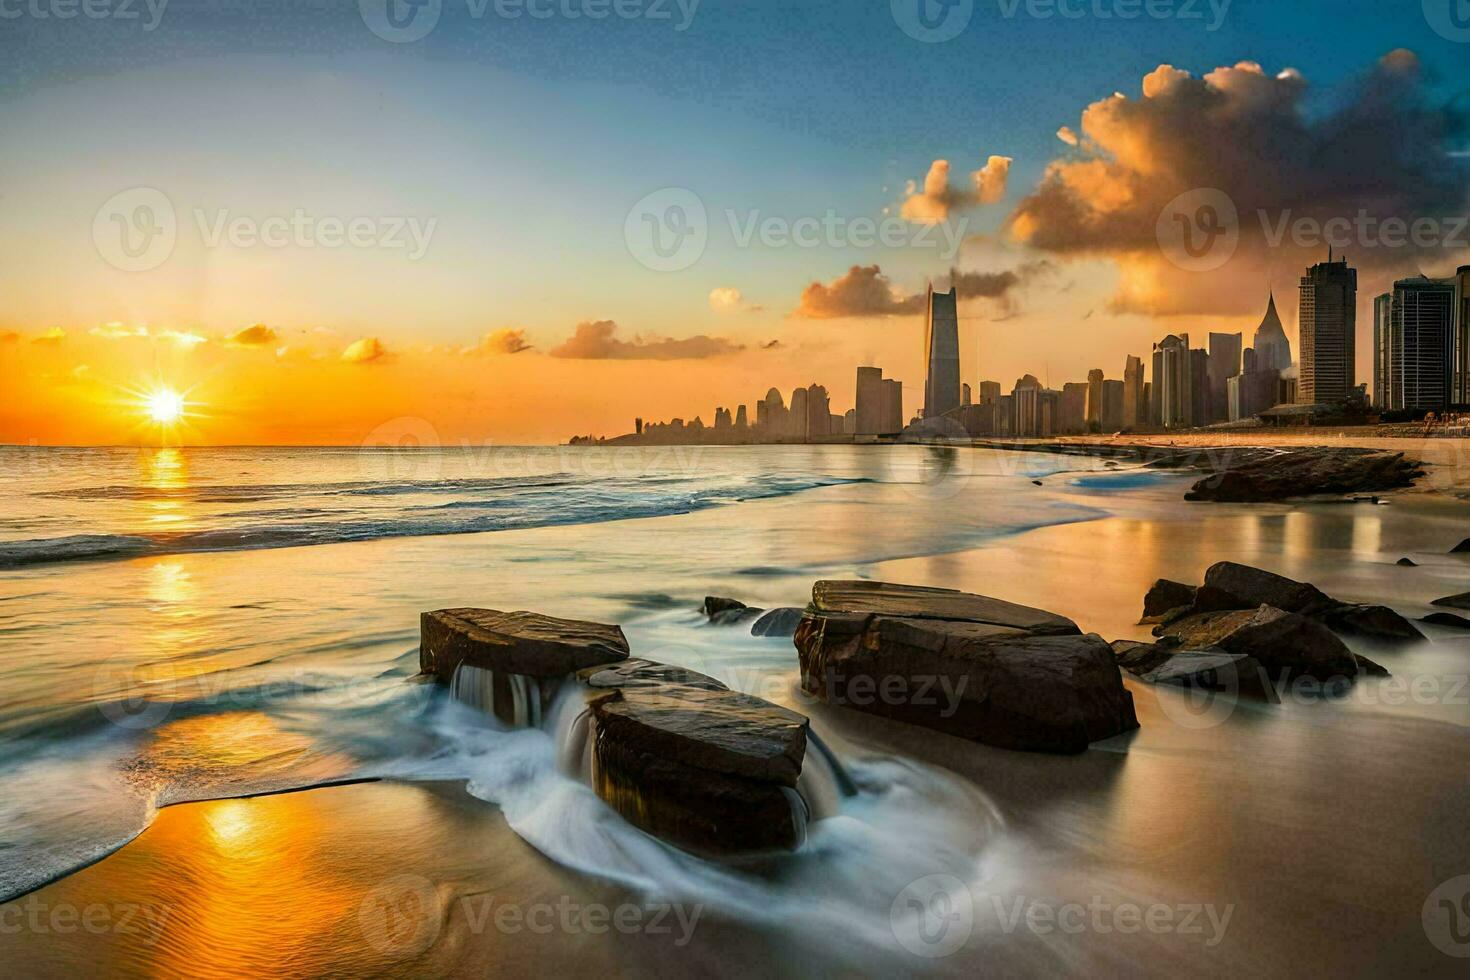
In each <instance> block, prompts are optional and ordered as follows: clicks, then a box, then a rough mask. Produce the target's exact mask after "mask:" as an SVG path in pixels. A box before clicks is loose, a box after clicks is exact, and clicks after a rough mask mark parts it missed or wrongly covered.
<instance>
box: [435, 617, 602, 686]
mask: <svg viewBox="0 0 1470 980" xmlns="http://www.w3.org/2000/svg"><path fill="white" fill-rule="evenodd" d="M627 656H628V640H627V638H626V637H624V636H623V631H622V629H621V628H620V627H617V626H610V625H607V624H604V623H589V622H584V621H581V620H575V619H557V618H555V617H553V616H543V615H541V614H540V613H532V612H500V611H499V610H496V609H440V610H437V611H435V612H426V613H423V614H422V615H421V616H420V617H419V669H420V670H421V671H422V672H424V673H426V674H432V675H433V676H434V677H436V678H438V679H439V680H440V681H443V682H446V683H447V682H448V681H449V680H450V679H451V678H452V677H453V676H454V672H455V670H456V669H457V668H458V667H459V665H460V664H469V665H471V666H474V667H480V668H483V669H486V670H493V671H497V672H504V673H511V674H522V675H525V676H527V677H536V678H550V677H564V676H566V675H568V674H573V673H576V672H577V671H579V670H582V669H584V668H587V667H593V666H596V665H598V664H607V663H612V662H614V661H618V660H623V659H625V658H626V657H627Z"/></svg>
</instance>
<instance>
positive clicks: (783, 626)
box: [700, 595, 801, 636]
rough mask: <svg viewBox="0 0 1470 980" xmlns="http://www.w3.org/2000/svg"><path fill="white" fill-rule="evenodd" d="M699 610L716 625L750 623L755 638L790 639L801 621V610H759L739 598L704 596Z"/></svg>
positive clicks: (781, 607)
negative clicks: (775, 637) (774, 637)
mask: <svg viewBox="0 0 1470 980" xmlns="http://www.w3.org/2000/svg"><path fill="white" fill-rule="evenodd" d="M700 611H701V612H703V613H704V615H705V616H706V617H707V618H708V619H709V621H710V624H711V625H713V626H738V625H741V624H744V623H747V622H748V623H750V634H751V635H752V636H791V635H792V634H793V633H795V632H796V624H797V623H799V622H801V610H800V609H797V608H795V607H793V606H777V607H776V608H775V609H758V608H756V607H754V606H747V605H746V604H745V603H743V602H741V601H740V600H738V599H726V598H722V597H720V596H712V595H711V596H705V597H704V604H703V605H702V606H701V607H700Z"/></svg>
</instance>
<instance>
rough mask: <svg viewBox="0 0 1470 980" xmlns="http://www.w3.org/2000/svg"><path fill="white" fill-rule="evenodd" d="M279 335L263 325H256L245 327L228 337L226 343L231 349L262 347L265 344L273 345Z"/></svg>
mask: <svg viewBox="0 0 1470 980" xmlns="http://www.w3.org/2000/svg"><path fill="white" fill-rule="evenodd" d="M279 337H280V335H279V334H277V333H276V332H275V331H274V330H272V329H271V328H270V327H268V326H266V325H265V324H263V323H257V324H256V325H255V326H253V327H246V328H245V329H244V330H240V331H238V332H236V333H234V334H231V335H230V338H229V340H227V341H226V343H228V344H229V345H230V346H231V347H264V346H265V345H266V344H274V343H275V342H276V341H277V340H278V339H279Z"/></svg>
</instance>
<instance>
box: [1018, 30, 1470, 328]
mask: <svg viewBox="0 0 1470 980" xmlns="http://www.w3.org/2000/svg"><path fill="white" fill-rule="evenodd" d="M1309 88H1310V87H1309V85H1308V83H1307V81H1306V80H1305V79H1304V78H1303V77H1302V76H1301V74H1300V73H1299V72H1297V71H1295V70H1293V69H1290V68H1288V69H1285V70H1283V71H1281V72H1279V73H1277V74H1275V75H1269V74H1267V73H1266V72H1265V70H1264V69H1262V68H1261V66H1260V65H1258V64H1255V63H1253V62H1240V63H1239V64H1236V65H1235V66H1233V67H1228V68H1217V69H1216V70H1214V71H1212V72H1209V73H1208V74H1206V75H1204V76H1203V77H1199V78H1196V77H1194V76H1193V75H1192V74H1190V73H1189V72H1187V71H1183V70H1180V69H1178V68H1175V67H1173V66H1171V65H1160V66H1159V67H1158V68H1157V69H1155V70H1154V71H1152V72H1150V73H1149V74H1148V75H1146V76H1145V77H1144V79H1143V84H1142V95H1141V97H1129V96H1127V95H1124V94H1122V93H1115V94H1113V95H1111V96H1109V97H1107V98H1105V99H1102V100H1100V101H1098V102H1094V103H1093V104H1092V105H1090V106H1088V107H1087V109H1086V110H1085V111H1084V112H1083V113H1082V119H1081V133H1082V138H1081V139H1080V141H1077V137H1076V135H1075V134H1073V133H1072V132H1071V130H1069V129H1067V128H1065V127H1064V128H1063V130H1062V131H1061V132H1059V133H1058V135H1059V136H1060V137H1061V138H1062V140H1063V141H1064V142H1069V143H1070V142H1073V141H1077V142H1076V146H1077V148H1076V149H1075V150H1068V151H1067V153H1066V155H1065V156H1063V157H1060V158H1058V159H1056V160H1054V161H1053V162H1052V163H1051V164H1050V165H1049V166H1048V167H1047V169H1046V172H1045V175H1044V176H1043V178H1042V180H1041V182H1040V184H1039V186H1038V187H1037V188H1036V189H1035V190H1034V191H1033V192H1032V193H1031V194H1029V195H1028V196H1027V197H1025V198H1024V199H1023V200H1022V201H1021V202H1020V203H1019V204H1018V205H1017V206H1016V209H1015V211H1014V212H1013V213H1012V214H1011V216H1010V218H1009V219H1008V228H1009V231H1010V233H1011V235H1012V236H1013V237H1014V238H1015V239H1017V240H1019V241H1022V242H1025V243H1027V244H1029V245H1030V246H1032V247H1033V248H1036V249H1040V250H1042V251H1045V252H1049V253H1052V254H1056V255H1067V256H1076V257H1098V256H1102V257H1107V258H1111V259H1113V260H1115V261H1116V262H1117V264H1118V265H1119V268H1120V270H1121V273H1122V275H1121V277H1120V280H1119V287H1118V292H1117V294H1116V295H1115V297H1114V298H1113V301H1112V308H1113V309H1114V310H1115V311H1131V312H1143V313H1152V314H1176V313H1243V312H1250V311H1252V310H1254V309H1255V308H1256V307H1258V306H1259V305H1260V301H1261V297H1260V296H1259V295H1258V293H1259V292H1261V291H1263V290H1243V289H1241V288H1239V283H1240V282H1243V281H1247V280H1248V279H1253V280H1254V281H1255V282H1258V283H1263V282H1264V281H1265V274H1266V271H1267V269H1268V268H1271V267H1273V266H1274V267H1275V268H1277V269H1280V268H1288V269H1292V270H1293V271H1295V269H1296V268H1300V266H1301V264H1303V263H1305V262H1306V261H1309V260H1317V261H1320V259H1322V258H1325V257H1326V253H1327V243H1326V241H1325V240H1323V239H1316V240H1313V241H1311V242H1310V243H1306V244H1304V243H1302V242H1300V241H1297V242H1293V241H1292V239H1291V238H1290V237H1289V236H1288V237H1287V238H1284V239H1277V238H1275V235H1274V234H1273V232H1272V229H1273V228H1277V227H1281V225H1280V222H1281V221H1282V219H1283V217H1285V218H1287V219H1288V220H1289V221H1291V222H1292V223H1295V222H1296V221H1297V220H1298V219H1301V218H1311V219H1313V220H1314V221H1316V222H1318V223H1324V222H1326V221H1327V220H1329V219H1333V218H1341V219H1348V220H1354V219H1355V218H1356V216H1357V215H1358V214H1359V212H1360V211H1366V212H1367V214H1368V215H1369V216H1372V217H1374V218H1375V219H1376V220H1377V221H1380V222H1381V221H1383V220H1385V219H1388V218H1397V219H1400V220H1402V221H1404V222H1405V223H1406V224H1408V225H1409V226H1412V225H1413V223H1414V222H1415V220H1416V219H1419V218H1438V219H1441V220H1442V222H1443V224H1442V227H1444V226H1445V225H1447V224H1448V221H1446V220H1445V219H1453V217H1455V216H1459V215H1463V214H1464V213H1465V207H1466V203H1467V197H1470V164H1467V162H1466V161H1464V160H1461V159H1457V158H1456V157H1455V156H1454V155H1453V154H1452V152H1451V143H1452V141H1453V140H1454V139H1455V138H1457V136H1458V134H1460V133H1461V132H1463V120H1462V119H1460V118H1458V117H1456V116H1455V115H1454V114H1453V113H1452V112H1450V111H1449V110H1448V109H1445V108H1438V107H1435V106H1433V105H1432V104H1431V102H1430V98H1429V93H1428V89H1427V87H1426V85H1425V83H1424V81H1423V79H1422V78H1421V74H1420V70H1419V62H1418V59H1417V58H1416V57H1415V56H1414V55H1413V54H1412V53H1411V52H1409V51H1405V50H1398V51H1394V52H1391V53H1390V54H1388V55H1386V56H1385V57H1384V58H1382V59H1381V60H1380V61H1379V62H1378V63H1377V64H1376V65H1375V66H1374V67H1373V68H1372V69H1371V70H1370V71H1369V72H1367V73H1366V75H1365V76H1364V77H1362V78H1360V79H1358V80H1357V81H1356V82H1354V83H1352V84H1351V85H1349V86H1348V89H1347V91H1346V94H1345V97H1343V98H1341V99H1340V100H1339V102H1338V104H1337V105H1336V107H1335V108H1330V109H1328V110H1327V111H1313V112H1310V113H1309V112H1308V110H1307V106H1308V104H1309V103H1310V104H1311V105H1312V106H1314V107H1315V106H1318V105H1321V104H1323V102H1324V100H1323V99H1321V98H1320V97H1317V96H1315V95H1311V94H1310V93H1309ZM1069 135H1071V136H1072V139H1071V140H1069V139H1068V136H1069ZM1203 188H1213V189H1218V190H1219V191H1222V192H1224V194H1226V195H1227V196H1228V197H1229V198H1230V201H1231V203H1233V205H1234V207H1235V209H1236V213H1237V214H1238V216H1239V223H1238V230H1239V242H1238V245H1237V246H1236V251H1235V252H1234V253H1233V257H1232V258H1231V259H1230V262H1231V263H1234V269H1233V270H1232V269H1231V267H1230V266H1226V267H1225V268H1223V269H1221V270H1219V271H1218V272H1210V273H1191V272H1187V271H1185V270H1183V269H1181V268H1180V267H1179V266H1178V265H1175V264H1174V263H1172V262H1170V261H1169V259H1168V258H1167V257H1166V255H1165V254H1164V253H1163V251H1162V250H1161V248H1160V238H1159V232H1158V230H1157V228H1158V224H1159V220H1160V217H1161V215H1164V214H1165V210H1166V208H1167V207H1168V206H1169V205H1170V204H1171V202H1173V201H1174V200H1175V199H1176V198H1178V197H1179V195H1181V194H1185V193H1186V192H1191V191H1196V190H1199V189H1203ZM1273 239H1275V240H1274V241H1273ZM1345 244H1348V243H1345ZM1308 245H1310V249H1308ZM1375 245H1376V247H1375ZM1341 252H1342V250H1341V249H1339V254H1341ZM1348 253H1349V257H1350V259H1351V261H1353V263H1354V265H1355V266H1358V267H1360V268H1367V269H1370V270H1372V269H1375V268H1377V269H1382V270H1389V269H1395V270H1405V271H1412V270H1414V269H1415V268H1416V266H1417V264H1418V261H1419V260H1421V259H1431V260H1447V259H1448V258H1449V257H1450V255H1449V250H1447V249H1445V248H1444V247H1442V245H1440V244H1439V243H1436V245H1435V247H1433V248H1422V247H1421V248H1415V247H1413V246H1412V245H1410V246H1409V247H1398V248H1395V247H1386V246H1384V245H1382V243H1381V242H1380V241H1378V240H1377V239H1376V237H1375V238H1374V239H1373V240H1369V238H1368V236H1362V235H1358V234H1357V233H1356V231H1354V233H1353V235H1352V237H1351V239H1350V244H1349V247H1348ZM1230 271H1234V272H1236V275H1230V274H1228V273H1229V272H1230Z"/></svg>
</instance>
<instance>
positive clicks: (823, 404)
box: [806, 383, 832, 439]
mask: <svg viewBox="0 0 1470 980" xmlns="http://www.w3.org/2000/svg"><path fill="white" fill-rule="evenodd" d="M806 416H807V423H806V434H807V438H808V439H810V438H813V437H815V436H825V435H830V434H831V432H832V407H831V401H830V399H829V398H828V397H827V389H826V388H825V387H823V386H822V385H819V384H815V383H813V384H812V386H811V387H809V388H807V390H806Z"/></svg>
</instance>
